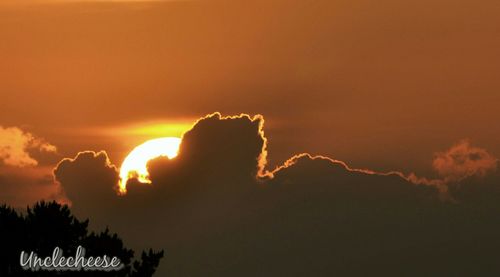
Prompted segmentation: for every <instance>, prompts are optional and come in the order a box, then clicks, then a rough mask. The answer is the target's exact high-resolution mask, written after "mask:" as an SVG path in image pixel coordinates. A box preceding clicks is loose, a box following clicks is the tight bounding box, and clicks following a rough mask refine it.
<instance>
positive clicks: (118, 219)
mask: <svg viewBox="0 0 500 277" xmlns="http://www.w3.org/2000/svg"><path fill="white" fill-rule="evenodd" d="M263 124H264V119H263V118H262V117H261V116H256V117H250V116H248V115H239V116H234V117H223V116H221V115H220V114H218V113H215V114H211V115H208V116H206V117H204V118H202V119H200V120H199V121H197V122H196V123H195V124H194V126H193V127H192V129H191V130H189V131H188V132H186V133H185V134H184V137H183V142H182V144H181V148H180V151H179V154H178V156H177V157H176V158H175V159H168V158H164V157H162V158H157V159H155V160H152V161H150V162H149V164H148V168H149V172H150V180H151V182H152V184H150V185H149V184H140V183H138V182H137V181H134V180H131V181H129V183H128V193H127V194H126V195H125V196H118V195H117V193H116V185H117V183H118V171H117V169H116V167H115V166H114V165H112V163H111V162H110V161H109V159H108V157H107V155H106V153H105V152H98V153H96V152H82V153H80V154H78V155H77V156H76V157H75V158H74V159H66V160H63V161H62V162H60V163H59V165H58V167H57V168H56V170H55V171H54V174H55V177H56V179H57V181H58V182H60V183H61V184H62V186H63V188H64V190H65V191H66V194H67V195H68V197H69V198H70V199H71V201H72V202H73V207H74V209H75V212H76V213H79V214H81V215H84V216H90V217H92V218H93V219H94V221H96V222H97V224H103V225H107V226H110V227H112V228H113V229H114V230H117V231H118V232H119V233H121V234H123V237H124V239H125V241H128V242H129V243H130V244H131V245H133V246H134V247H137V248H139V247H141V248H144V247H153V246H154V247H156V248H158V247H162V248H164V249H165V250H166V253H167V255H166V259H165V261H164V263H163V264H162V265H161V266H160V268H159V272H158V274H159V275H170V276H207V275H214V276H235V275H236V276H331V275H341V276H344V275H349V276H352V275H374V274H385V275H397V276H400V275H415V276H422V275H458V274H465V275H471V274H472V275H484V274H492V273H498V272H499V271H500V268H499V267H498V266H496V265H497V262H498V261H497V260H496V253H497V251H498V249H500V248H498V247H500V241H499V240H498V239H497V237H498V232H500V223H498V222H497V220H495V219H496V215H497V213H495V212H493V211H499V210H500V204H499V203H500V193H498V192H500V190H499V189H498V180H500V179H499V178H498V174H497V171H495V170H494V166H492V165H490V163H489V162H485V161H490V160H491V159H492V157H491V155H486V154H485V153H486V152H484V151H482V150H481V149H478V148H474V147H470V145H467V146H463V145H462V146H460V147H458V148H457V147H452V148H451V149H450V150H449V151H447V152H445V153H442V154H439V155H437V156H436V161H438V162H435V164H436V163H437V164H439V170H441V171H440V172H443V174H442V176H443V178H446V177H447V176H462V177H463V176H467V177H465V178H462V177H461V178H462V179H460V178H458V179H454V180H459V183H460V185H453V188H452V190H451V191H450V193H452V194H453V196H454V197H456V198H457V199H458V200H459V201H457V202H451V201H442V199H441V197H440V196H441V192H440V190H439V187H438V186H436V184H441V185H442V184H444V183H443V180H444V179H439V180H437V181H436V182H432V181H429V182H423V181H422V179H418V182H417V181H415V180H417V178H416V177H415V176H413V177H411V176H410V177H409V176H405V175H403V174H402V173H399V172H389V173H377V172H374V171H370V170H362V169H352V168H350V167H349V166H347V165H346V164H345V163H343V162H341V161H337V160H334V159H331V158H328V157H323V156H312V155H309V154H300V155H296V156H294V157H292V158H291V159H289V160H287V161H286V162H285V163H284V164H283V165H282V166H279V167H277V168H276V169H274V170H268V169H266V168H265V164H266V162H265V159H266V156H267V152H266V144H267V139H266V138H265V136H264V131H263ZM477 161H481V162H477ZM464 168H474V170H469V169H467V170H465V169H464ZM463 172H465V173H463ZM485 181H486V183H484V182H485ZM477 183H481V184H482V185H478V184H477ZM478 188H479V189H478ZM464 189H465V191H473V192H474V193H472V194H471V195H475V196H474V197H472V196H470V195H468V193H466V195H465V196H467V197H469V198H466V197H465V196H464V195H462V192H463V191H464ZM492 191H493V192H495V193H491V192H492Z"/></svg>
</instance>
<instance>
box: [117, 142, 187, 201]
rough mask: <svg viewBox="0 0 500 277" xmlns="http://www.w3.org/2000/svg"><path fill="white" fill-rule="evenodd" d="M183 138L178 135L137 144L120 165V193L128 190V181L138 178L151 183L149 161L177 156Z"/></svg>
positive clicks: (140, 180) (142, 181)
mask: <svg viewBox="0 0 500 277" xmlns="http://www.w3.org/2000/svg"><path fill="white" fill-rule="evenodd" d="M180 144H181V139H180V138H177V137H164V138H157V139H152V140H148V141H146V142H145V143H143V144H141V145H139V146H137V147H135V148H134V150H132V152H130V153H129V154H128V156H127V157H126V158H125V160H124V161H123V163H122V166H121V167H120V188H119V189H120V193H122V194H123V193H126V192H127V181H128V180H129V179H130V178H137V180H138V181H139V182H141V183H145V184H149V183H151V181H150V180H149V172H148V169H147V163H148V161H149V160H152V159H154V158H157V157H161V156H163V157H168V158H169V159H172V158H174V157H175V156H177V152H178V151H179V145H180Z"/></svg>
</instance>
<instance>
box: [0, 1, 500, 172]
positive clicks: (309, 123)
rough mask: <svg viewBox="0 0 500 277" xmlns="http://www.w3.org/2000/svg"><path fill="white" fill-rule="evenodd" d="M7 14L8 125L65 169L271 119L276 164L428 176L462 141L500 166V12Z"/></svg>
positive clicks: (13, 4) (336, 8) (1, 7)
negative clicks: (298, 156) (298, 160)
mask: <svg viewBox="0 0 500 277" xmlns="http://www.w3.org/2000/svg"><path fill="white" fill-rule="evenodd" d="M2 3H3V4H0V41H1V43H0V60H1V62H0V93H1V97H2V104H1V107H2V108H1V109H0V118H1V121H0V125H2V126H19V127H23V128H24V129H26V130H29V131H32V132H33V133H36V134H37V135H39V136H41V137H43V138H45V139H46V140H47V141H49V142H50V143H52V144H54V145H56V146H57V148H58V150H59V155H60V156H61V157H68V156H74V154H75V153H76V152H77V151H80V150H101V149H103V150H107V151H108V152H109V153H110V157H111V159H112V160H113V161H116V163H118V164H119V162H120V161H121V159H123V157H124V155H125V154H126V152H127V151H129V150H130V149H131V147H133V146H134V144H137V143H139V142H141V140H143V139H144V138H145V137H144V136H140V135H137V134H134V135H131V134H127V133H113V134H109V133H106V132H99V131H97V130H106V129H112V130H115V129H114V128H117V129H120V128H123V127H124V126H136V125H137V124H139V123H141V122H146V123H147V122H164V123H165V122H166V123H176V124H181V125H182V124H187V125H189V122H192V121H194V120H195V119H197V118H199V117H200V116H203V115H205V114H208V113H211V112H214V111H220V112H222V113H223V114H239V113H241V112H246V113H249V114H257V113H260V114H263V115H264V116H265V118H266V135H267V137H269V138H270V139H271V143H270V145H269V150H270V151H269V152H270V156H269V159H270V163H271V164H277V163H281V162H282V161H283V160H285V159H287V158H289V157H290V156H291V155H293V154H295V153H298V152H303V151H308V152H311V153H317V154H323V155H328V156H331V157H334V158H336V159H339V160H343V161H346V162H348V163H349V164H351V165H353V166H354V167H360V168H372V169H375V170H382V171H383V170H401V171H406V172H409V171H417V172H427V171H430V170H431V160H432V155H433V153H435V152H436V151H441V150H443V149H446V148H447V147H449V146H450V145H452V144H453V143H456V142H458V141H460V140H461V139H463V138H469V139H470V140H471V141H472V142H473V143H474V144H476V145H479V146H481V147H483V148H485V149H487V150H488V151H490V152H491V153H492V154H493V155H496V156H500V145H499V144H498V139H499V138H500V127H499V126H500V125H499V124H498V123H497V121H498V118H500V109H498V106H499V104H500V92H499V89H500V79H499V78H498V76H497V75H498V72H500V55H498V49H500V18H499V17H498V14H500V5H499V4H498V1H491V0H487V1H481V2H480V3H478V2H477V1H472V0H467V1H451V0H439V1H387V0H383V1H368V0H354V1H347V0H340V1H296V0H289V1H209V0H203V1H202V0H200V1H156V2H149V1H140V2H127V3H124V2H119V1H115V2H113V3H111V2H106V1H44V0H38V1H26V0H25V1H7V2H2ZM179 122H180V123H179ZM167 133H168V132H167ZM167 133H166V135H171V134H170V133H169V134H167Z"/></svg>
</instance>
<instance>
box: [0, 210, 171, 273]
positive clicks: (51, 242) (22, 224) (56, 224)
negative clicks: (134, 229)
mask: <svg viewBox="0 0 500 277" xmlns="http://www.w3.org/2000/svg"><path fill="white" fill-rule="evenodd" d="M88 224H89V220H88V219H87V220H85V221H80V220H78V219H77V218H76V217H74V216H73V215H72V214H71V211H70V209H69V208H68V206H66V205H61V204H59V203H57V202H44V201H41V202H38V203H36V204H35V205H33V206H32V207H31V208H30V207H28V208H27V210H26V213H25V214H23V213H20V212H17V211H16V210H14V209H12V208H11V207H9V206H7V205H2V206H0V245H1V247H0V276H117V277H118V276H120V277H121V276H123V277H125V276H127V277H139V276H140V277H145V276H153V274H154V273H155V271H156V268H157V267H158V265H159V263H160V260H161V258H162V257H163V251H159V252H156V251H153V250H152V249H149V251H148V252H144V251H143V252H142V255H141V257H140V260H135V261H134V251H133V250H131V249H128V248H126V247H125V246H124V245H123V242H122V240H121V239H120V238H119V237H118V235H117V234H114V233H111V232H110V231H109V229H106V230H104V231H103V232H100V233H95V232H89V231H88ZM79 245H81V246H83V247H84V248H85V250H86V253H85V256H86V257H90V256H93V257H97V256H103V255H107V256H108V257H110V256H111V257H112V256H116V257H118V258H119V259H120V261H121V263H122V264H123V265H124V267H123V268H122V269H120V270H118V271H83V270H82V271H34V272H33V271H31V270H24V269H22V268H21V266H20V254H21V251H25V252H28V253H29V252H31V251H34V252H36V253H37V254H38V255H39V257H47V256H51V255H52V252H53V251H54V248H55V247H59V248H61V250H62V251H63V255H64V256H66V257H69V256H74V255H75V251H76V249H77V247H78V246H79Z"/></svg>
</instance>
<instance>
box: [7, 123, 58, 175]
mask: <svg viewBox="0 0 500 277" xmlns="http://www.w3.org/2000/svg"><path fill="white" fill-rule="evenodd" d="M31 150H36V151H41V152H56V151H57V148H56V147H55V146H54V145H52V144H50V143H48V142H46V141H45V140H44V139H42V138H38V137H35V136H34V135H32V134H31V133H29V132H25V131H23V130H21V129H20V128H17V127H7V128H4V127H2V126H0V161H1V162H3V163H4V164H5V165H9V166H16V167H25V166H36V165H38V161H37V160H35V159H34V158H33V157H31V155H30V153H29V151H31Z"/></svg>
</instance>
